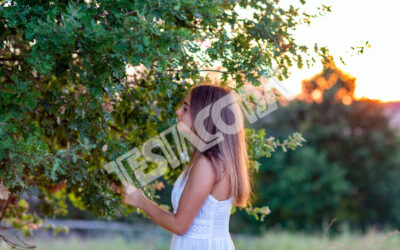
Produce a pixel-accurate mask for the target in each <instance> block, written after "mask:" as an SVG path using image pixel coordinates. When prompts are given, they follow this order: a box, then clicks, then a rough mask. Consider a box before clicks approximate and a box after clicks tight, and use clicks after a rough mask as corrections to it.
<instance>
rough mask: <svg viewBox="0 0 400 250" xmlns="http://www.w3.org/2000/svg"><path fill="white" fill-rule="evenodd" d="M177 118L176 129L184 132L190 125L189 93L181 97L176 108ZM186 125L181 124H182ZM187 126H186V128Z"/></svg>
mask: <svg viewBox="0 0 400 250" xmlns="http://www.w3.org/2000/svg"><path fill="white" fill-rule="evenodd" d="M176 115H177V118H178V130H179V131H181V132H185V131H186V130H187V129H189V130H190V128H191V127H192V116H191V115H190V94H188V95H186V97H185V98H184V99H183V102H182V104H181V106H180V107H179V108H178V109H177V110H176ZM182 123H183V124H184V125H186V126H182V125H183V124H182ZM186 127H187V128H186Z"/></svg>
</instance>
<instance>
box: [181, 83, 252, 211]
mask: <svg viewBox="0 0 400 250" xmlns="http://www.w3.org/2000/svg"><path fill="white" fill-rule="evenodd" d="M189 94H190V113H191V117H192V121H193V125H192V128H191V130H192V131H193V132H194V133H195V134H196V135H198V132H197V131H196V128H195V126H194V121H195V118H196V117H197V115H198V114H199V112H200V111H201V110H202V109H204V108H205V107H206V106H208V105H210V104H211V105H214V104H215V102H216V101H217V100H219V99H220V98H222V97H224V96H226V95H228V94H232V95H230V96H234V97H235V99H234V100H231V101H230V103H232V104H231V105H230V107H229V108H227V107H226V108H224V109H222V110H221V111H220V116H221V119H222V120H223V122H225V123H226V124H233V123H236V124H240V129H239V130H238V132H236V133H233V134H232V133H229V134H227V133H224V132H223V131H221V130H220V129H219V128H218V127H217V126H216V124H214V122H213V120H212V119H211V118H210V117H209V118H207V119H205V121H204V128H205V129H206V131H207V132H208V133H210V134H215V133H218V132H220V133H222V135H223V140H222V141H220V142H218V144H216V145H214V146H212V147H211V148H209V149H207V150H205V151H204V152H200V150H199V149H198V148H196V147H193V150H192V151H191V159H190V161H189V163H188V164H187V166H189V167H191V166H192V165H193V164H194V163H195V161H196V160H197V159H198V158H199V156H200V155H204V156H205V157H207V158H208V159H209V160H210V161H211V163H212V165H213V168H214V171H215V173H216V176H217V181H216V182H217V183H218V182H219V181H220V180H221V178H222V174H223V173H226V174H227V175H228V176H229V181H230V184H231V185H230V187H231V196H232V199H233V205H234V206H238V207H247V206H248V205H249V203H251V202H252V201H251V199H252V198H253V197H252V195H253V193H252V185H253V184H252V182H251V178H250V171H249V158H248V155H247V146H246V140H245V133H244V121H243V116H242V113H241V111H240V106H239V104H238V102H237V99H236V98H237V97H238V96H237V95H236V93H234V91H232V90H231V89H230V88H228V87H224V86H221V85H216V84H200V85H195V86H193V87H192V88H191V89H190V90H189ZM230 109H231V110H230ZM232 110H233V112H232ZM235 119H238V120H235ZM200 138H202V137H200ZM189 167H187V168H186V169H185V170H186V171H185V173H184V177H185V178H186V177H187V175H188V172H189V171H188V170H189Z"/></svg>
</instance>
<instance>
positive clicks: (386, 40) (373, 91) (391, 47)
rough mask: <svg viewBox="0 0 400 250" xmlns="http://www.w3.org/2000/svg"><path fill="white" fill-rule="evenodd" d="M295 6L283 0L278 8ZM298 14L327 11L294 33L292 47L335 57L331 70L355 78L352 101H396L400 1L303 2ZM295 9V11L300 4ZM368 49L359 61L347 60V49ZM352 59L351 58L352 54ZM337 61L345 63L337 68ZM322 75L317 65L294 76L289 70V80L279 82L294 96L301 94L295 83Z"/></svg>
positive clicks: (399, 84)
mask: <svg viewBox="0 0 400 250" xmlns="http://www.w3.org/2000/svg"><path fill="white" fill-rule="evenodd" d="M297 2H298V1H293V0H284V1H281V4H282V6H286V5H287V4H292V5H293V4H294V3H297ZM307 2H309V3H308V4H306V6H305V8H304V7H303V8H304V10H306V11H308V12H314V10H317V7H318V6H320V5H321V4H325V5H330V6H332V12H330V13H328V14H327V15H325V16H324V17H318V18H317V19H313V23H312V24H311V25H310V27H308V26H307V25H304V26H302V27H299V28H298V29H297V30H296V32H295V38H296V40H297V42H298V43H300V44H305V45H308V46H309V47H311V48H312V47H313V44H314V43H318V44H319V45H320V46H327V47H328V48H329V50H330V51H331V53H332V54H333V55H334V56H335V62H336V66H337V67H338V68H340V69H341V70H342V71H343V72H344V73H349V74H351V75H353V76H355V77H356V78H357V80H356V83H357V86H356V90H355V96H356V98H360V97H362V96H365V97H368V98H370V99H380V100H382V101H385V102H387V101H400V80H399V75H398V73H399V66H400V62H399V61H398V60H399V59H400V50H399V49H398V48H397V46H399V45H400V32H399V31H398V30H399V28H398V25H400V15H399V13H398V11H399V10H400V1H398V0H397V1H396V0H382V1H379V2H377V1H371V0H349V1H317V0H311V1H310V0H308V1H307ZM296 6H301V5H300V4H298V5H296ZM366 41H369V43H370V44H371V47H370V48H367V49H366V50H365V52H364V54H362V55H354V56H352V57H351V56H350V52H351V50H350V47H351V46H354V47H356V46H360V45H364V44H365V42H366ZM353 54H355V53H353ZM339 56H342V57H343V58H344V60H345V62H346V65H343V64H342V63H341V62H340V60H339ZM321 70H322V65H321V64H316V65H315V66H314V67H313V68H311V69H308V68H307V67H306V66H305V68H303V69H301V70H299V69H297V68H292V75H291V77H290V78H289V79H287V80H285V81H283V82H282V83H283V84H285V86H286V87H288V88H289V89H291V90H292V91H293V92H294V93H298V92H299V91H300V89H301V80H302V79H307V78H311V77H312V76H314V75H315V74H316V73H318V72H320V71H321Z"/></svg>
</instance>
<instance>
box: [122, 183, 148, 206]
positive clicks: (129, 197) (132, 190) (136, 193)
mask: <svg viewBox="0 0 400 250" xmlns="http://www.w3.org/2000/svg"><path fill="white" fill-rule="evenodd" d="M122 198H123V202H124V203H125V204H128V205H129V206H132V207H137V208H142V204H143V200H144V199H145V198H146V196H145V195H144V193H143V191H142V190H140V189H138V188H136V187H134V186H132V185H129V186H128V187H127V188H126V189H124V190H122Z"/></svg>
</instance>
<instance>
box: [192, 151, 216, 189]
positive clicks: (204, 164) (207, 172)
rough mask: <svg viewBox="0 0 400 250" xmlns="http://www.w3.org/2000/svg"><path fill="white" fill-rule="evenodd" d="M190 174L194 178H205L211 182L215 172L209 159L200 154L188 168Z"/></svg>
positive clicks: (213, 180) (213, 181)
mask: <svg viewBox="0 0 400 250" xmlns="http://www.w3.org/2000/svg"><path fill="white" fill-rule="evenodd" d="M190 175H192V176H193V177H194V178H196V179H197V178H199V179H203V180H205V179H207V180H209V181H210V179H211V182H212V183H215V180H216V174H215V171H214V169H213V166H212V163H211V161H210V160H209V159H208V158H207V157H206V156H204V155H200V156H199V158H198V159H197V161H196V163H195V164H193V166H192V169H191V170H190Z"/></svg>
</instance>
